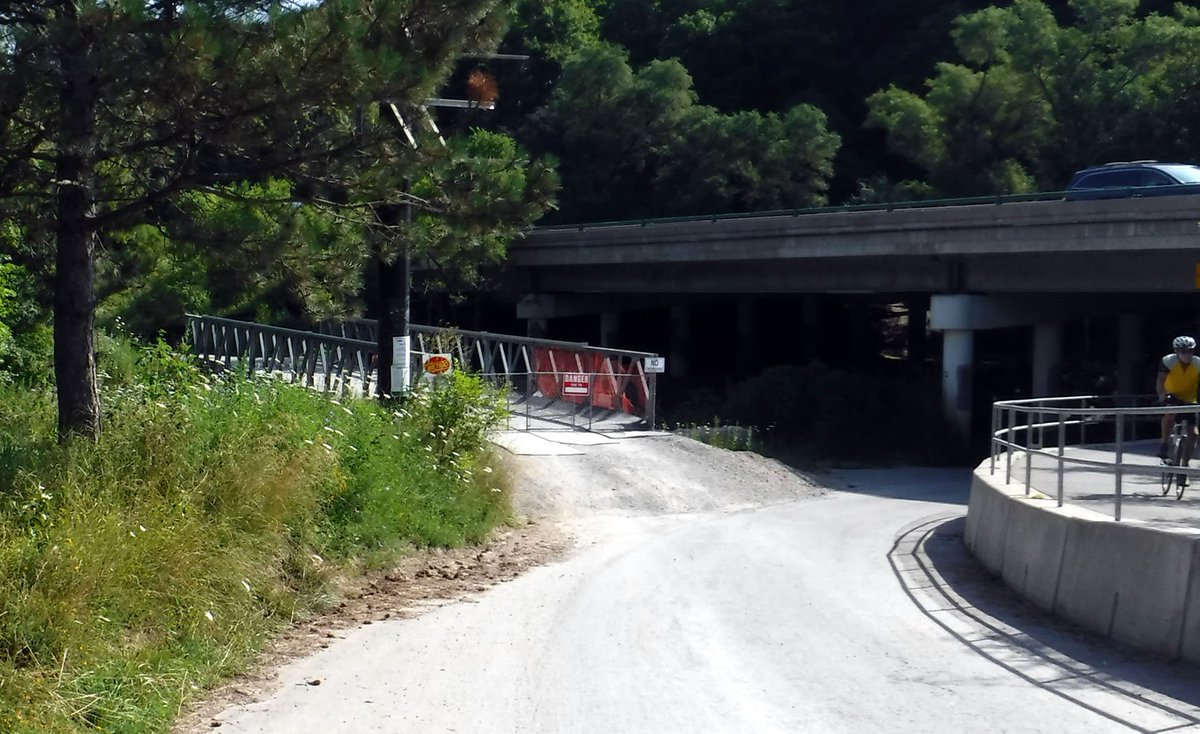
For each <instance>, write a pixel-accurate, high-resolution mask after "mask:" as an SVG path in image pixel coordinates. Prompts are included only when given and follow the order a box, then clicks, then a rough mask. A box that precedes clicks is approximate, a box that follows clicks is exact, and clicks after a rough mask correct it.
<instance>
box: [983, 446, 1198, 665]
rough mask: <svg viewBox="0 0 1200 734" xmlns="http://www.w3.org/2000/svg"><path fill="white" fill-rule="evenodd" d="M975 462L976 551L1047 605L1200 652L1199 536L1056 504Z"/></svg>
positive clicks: (1086, 621) (1155, 644) (1151, 645)
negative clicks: (977, 465)
mask: <svg viewBox="0 0 1200 734" xmlns="http://www.w3.org/2000/svg"><path fill="white" fill-rule="evenodd" d="M986 464H987V462H985V463H984V464H982V465H980V467H979V468H977V469H976V470H975V474H974V476H973V477H972V480H971V500H970V504H969V506H968V509H967V522H966V532H965V540H966V544H967V547H968V548H969V549H970V551H971V553H973V554H974V555H975V557H976V558H978V559H979V561H980V562H981V563H983V565H984V566H985V567H987V568H988V569H989V570H991V571H993V572H994V573H996V574H998V575H1000V576H1001V577H1003V579H1004V581H1005V583H1007V584H1008V585H1009V586H1010V587H1012V588H1013V589H1015V590H1016V591H1017V592H1019V593H1020V594H1022V595H1023V596H1025V597H1026V598H1027V599H1029V600H1030V601H1032V602H1033V603H1035V604H1037V605H1038V606H1039V607H1041V608H1042V609H1045V610H1047V611H1050V612H1052V613H1054V614H1057V615H1059V616H1061V617H1063V618H1065V619H1068V620H1071V621H1073V622H1075V623H1077V624H1079V625H1081V626H1083V627H1086V628H1087V629H1089V630H1092V631H1093V632H1097V633H1099V634H1102V635H1105V636H1107V637H1110V638H1112V639H1114V640H1117V641H1119V642H1123V643H1126V644H1129V645H1133V646H1135V647H1137V648H1139V649H1142V650H1147V651H1150V652H1154V653H1158V654H1162V655H1167V656H1169V657H1172V658H1182V659H1185V660H1189V661H1192V662H1200V578H1198V577H1200V537H1197V536H1196V535H1194V534H1188V533H1184V532H1172V531H1170V530H1164V529H1161V528H1155V527H1150V526H1147V525H1146V524H1144V523H1141V522H1138V521H1135V520H1124V521H1121V522H1116V521H1114V520H1113V519H1112V518H1111V517H1107V516H1104V515H1101V514H1099V513H1095V512H1092V511H1090V510H1085V509H1082V508H1076V507H1070V506H1064V507H1056V506H1055V502H1054V501H1052V500H1049V499H1045V498H1039V497H1040V495H1035V496H1034V497H1026V496H1025V490H1024V487H1023V485H1020V484H1015V483H1014V484H1011V485H1008V486H1005V485H1004V482H1003V475H1002V473H1000V472H997V473H996V475H995V476H992V475H991V474H990V472H989V471H988V469H987V466H986Z"/></svg>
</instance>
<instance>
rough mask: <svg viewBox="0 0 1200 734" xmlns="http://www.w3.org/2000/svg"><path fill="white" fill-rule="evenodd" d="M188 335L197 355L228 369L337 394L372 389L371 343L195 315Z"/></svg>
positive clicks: (366, 392)
mask: <svg viewBox="0 0 1200 734" xmlns="http://www.w3.org/2000/svg"><path fill="white" fill-rule="evenodd" d="M187 333H188V335H189V337H190V339H191V349H192V352H193V353H194V354H195V355H196V356H198V357H200V358H201V359H202V360H205V361H207V362H208V363H210V364H219V365H221V366H223V367H224V368H225V369H228V370H233V369H240V370H243V371H245V372H246V373H247V374H253V373H256V372H265V373H268V374H273V375H275V376H277V377H281V378H283V379H286V380H288V381H291V382H298V383H302V384H304V385H305V386H307V387H312V388H316V389H319V390H323V391H326V392H333V393H336V394H339V395H341V394H353V395H364V396H365V395H371V394H373V391H374V379H373V378H374V374H375V372H374V371H375V355H376V352H377V346H376V345H375V344H374V343H372V342H368V341H363V340H361V339H352V338H348V337H341V336H333V335H331V334H317V333H313V332H309V331H298V330H296V329H285V328H283V327H279V326H267V325H265V324H255V323H250V322H247V321H235V320H233V319H224V318H220V317H217V316H198V315H195V314H188V315H187Z"/></svg>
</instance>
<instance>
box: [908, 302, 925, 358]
mask: <svg viewBox="0 0 1200 734" xmlns="http://www.w3.org/2000/svg"><path fill="white" fill-rule="evenodd" d="M906 305H907V306H908V328H907V334H906V336H907V341H908V361H909V363H910V364H915V365H921V364H924V363H925V345H926V343H927V341H928V336H929V333H928V323H929V296H928V295H927V294H924V293H921V294H918V295H913V296H909V297H908V298H907V299H906Z"/></svg>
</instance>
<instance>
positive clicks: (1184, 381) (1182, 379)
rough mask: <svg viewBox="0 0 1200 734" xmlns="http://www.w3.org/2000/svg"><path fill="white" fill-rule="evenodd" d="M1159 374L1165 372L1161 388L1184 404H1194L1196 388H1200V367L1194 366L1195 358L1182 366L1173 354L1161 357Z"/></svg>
mask: <svg viewBox="0 0 1200 734" xmlns="http://www.w3.org/2000/svg"><path fill="white" fill-rule="evenodd" d="M1159 371H1160V373H1161V372H1166V373H1167V377H1166V379H1165V380H1163V388H1165V389H1166V391H1167V392H1168V393H1170V394H1172V395H1174V396H1175V397H1177V398H1179V399H1180V400H1182V401H1183V402H1185V403H1194V402H1196V392H1197V388H1200V367H1197V366H1196V360H1195V358H1193V359H1192V361H1191V362H1189V363H1187V364H1184V363H1183V362H1181V361H1180V360H1179V357H1178V356H1177V355H1175V354H1168V355H1167V356H1165V357H1163V360H1162V367H1160V368H1159Z"/></svg>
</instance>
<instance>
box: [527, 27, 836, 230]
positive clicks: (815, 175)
mask: <svg viewBox="0 0 1200 734" xmlns="http://www.w3.org/2000/svg"><path fill="white" fill-rule="evenodd" d="M548 119H549V123H550V125H551V126H552V127H551V129H552V130H553V133H554V135H555V137H556V139H558V140H559V141H561V142H560V145H561V148H560V150H559V154H560V155H561V158H562V162H561V165H562V175H563V186H564V193H563V199H564V202H566V204H565V205H564V212H563V214H562V218H563V219H565V220H567V221H581V220H587V219H598V218H620V217H638V216H668V215H672V214H695V213H711V212H714V211H735V210H737V211H744V210H749V209H756V208H779V207H799V206H808V205H813V204H817V203H820V202H822V201H823V200H824V192H825V189H826V186H827V182H828V178H829V176H830V175H831V173H832V161H833V156H834V154H835V153H836V151H837V147H838V137H837V135H835V134H833V133H830V132H829V131H828V130H827V128H826V121H825V116H824V115H823V114H822V113H821V112H820V111H819V110H817V109H816V108H815V107H812V106H809V105H799V106H797V107H795V108H792V109H789V110H787V111H785V112H783V113H780V114H775V113H766V114H762V113H758V112H752V111H748V112H740V113H736V114H732V115H724V114H722V113H720V112H718V111H717V110H716V109H715V108H713V107H708V106H704V105H699V104H697V100H696V93H695V91H694V90H693V88H692V80H691V76H690V75H689V74H688V73H687V70H686V69H684V67H683V66H682V65H681V64H680V63H679V62H677V61H674V60H671V61H652V62H650V63H648V64H646V65H645V66H644V67H642V68H640V69H638V70H636V71H635V70H634V69H633V68H632V67H631V66H630V65H629V62H628V59H627V57H626V55H625V54H624V52H623V51H621V50H620V49H619V48H616V47H613V46H608V45H598V46H594V47H591V48H587V49H584V50H582V51H580V52H579V53H577V54H576V55H575V56H573V57H572V58H570V59H569V60H567V62H566V63H565V64H564V67H563V76H562V79H561V81H560V83H559V85H558V87H557V89H556V90H555V95H554V99H553V102H552V104H551V106H550V110H549V115H548ZM568 206H569V207H570V208H569V209H568V208H566V207H568Z"/></svg>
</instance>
